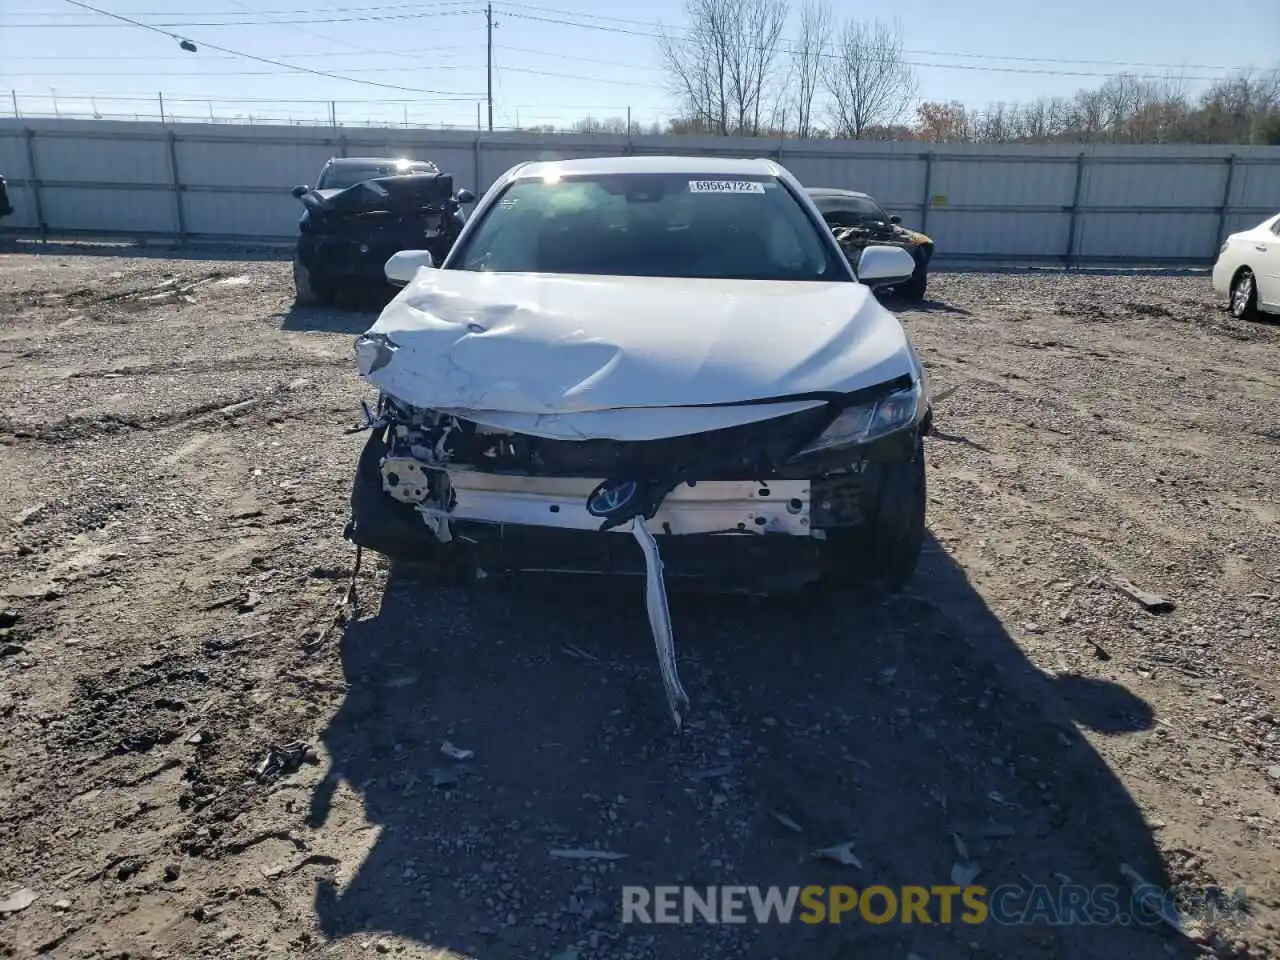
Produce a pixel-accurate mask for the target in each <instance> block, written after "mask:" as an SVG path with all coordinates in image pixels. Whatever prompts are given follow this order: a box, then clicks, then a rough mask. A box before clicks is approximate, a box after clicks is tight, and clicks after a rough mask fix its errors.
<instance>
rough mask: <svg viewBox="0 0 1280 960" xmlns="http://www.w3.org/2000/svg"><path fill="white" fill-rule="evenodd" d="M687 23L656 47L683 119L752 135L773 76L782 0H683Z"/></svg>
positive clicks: (783, 7)
mask: <svg viewBox="0 0 1280 960" xmlns="http://www.w3.org/2000/svg"><path fill="white" fill-rule="evenodd" d="M685 16H686V18H687V20H688V24H687V27H686V28H685V30H684V31H681V32H679V33H668V32H666V31H664V32H663V34H662V36H661V38H660V39H659V41H658V49H659V52H660V54H661V56H662V60H663V63H664V64H665V66H666V68H667V70H668V71H669V75H670V76H669V80H668V83H669V85H670V86H671V88H672V90H673V92H674V93H675V94H676V96H677V97H679V99H680V101H681V104H682V107H683V109H684V112H685V113H686V115H687V119H688V120H690V121H693V122H694V124H695V125H696V126H698V127H700V128H703V129H707V130H712V131H715V132H717V133H720V134H727V133H730V132H734V133H744V134H748V135H755V134H757V133H759V131H760V129H761V124H762V121H767V119H768V118H767V117H765V116H764V115H763V114H764V112H765V110H766V109H767V107H766V105H765V91H766V88H767V87H768V85H769V83H770V81H771V79H772V78H773V76H774V71H775V67H776V64H777V60H778V52H779V47H780V42H781V39H782V30H783V27H784V26H785V25H786V22H787V3H786V0H685Z"/></svg>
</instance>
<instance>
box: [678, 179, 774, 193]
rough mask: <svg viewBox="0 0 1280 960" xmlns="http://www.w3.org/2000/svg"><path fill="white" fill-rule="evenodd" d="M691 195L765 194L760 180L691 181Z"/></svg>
mask: <svg viewBox="0 0 1280 960" xmlns="http://www.w3.org/2000/svg"><path fill="white" fill-rule="evenodd" d="M689 192H690V193H764V184H763V183H761V182H760V181H758V180H690V181H689Z"/></svg>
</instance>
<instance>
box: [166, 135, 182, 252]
mask: <svg viewBox="0 0 1280 960" xmlns="http://www.w3.org/2000/svg"><path fill="white" fill-rule="evenodd" d="M167 139H168V141H169V185H170V188H171V189H172V190H173V225H174V228H175V231H176V235H177V240H178V243H179V244H183V243H186V242H187V216H186V211H185V210H183V209H182V178H181V177H179V176H178V137H177V135H176V134H175V133H174V132H173V131H172V130H170V131H169V136H168V138H167Z"/></svg>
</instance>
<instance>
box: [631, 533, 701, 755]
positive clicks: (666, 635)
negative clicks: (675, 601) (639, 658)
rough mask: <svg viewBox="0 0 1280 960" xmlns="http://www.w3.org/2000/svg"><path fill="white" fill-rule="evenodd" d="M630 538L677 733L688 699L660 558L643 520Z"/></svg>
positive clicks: (655, 544)
mask: <svg viewBox="0 0 1280 960" xmlns="http://www.w3.org/2000/svg"><path fill="white" fill-rule="evenodd" d="M631 534H632V536H634V537H635V538H636V542H637V543H638V544H640V549H641V550H643V551H644V568H645V577H644V579H645V593H644V599H645V607H646V608H647V609H648V611H649V629H650V630H652V631H653V643H654V646H655V647H656V648H657V651H658V669H659V670H660V671H661V672H662V686H663V689H665V690H666V692H667V706H668V708H670V710H671V718H672V719H673V720H674V721H675V724H676V729H677V730H679V729H680V727H681V725H682V723H683V722H684V721H683V717H682V716H681V711H682V710H688V709H689V697H688V695H687V694H686V693H685V692H684V687H682V686H681V685H680V674H679V673H678V672H677V670H676V642H675V634H674V633H673V631H672V629H671V610H670V608H669V607H668V606H667V585H666V582H665V580H664V579H663V576H662V555H661V554H660V553H659V552H658V541H657V540H655V539H654V537H653V533H652V532H650V530H649V527H648V525H647V524H646V523H645V519H644V517H643V516H638V517H635V518H634V519H633V520H632V521H631Z"/></svg>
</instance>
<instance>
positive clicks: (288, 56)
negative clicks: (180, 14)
mask: <svg viewBox="0 0 1280 960" xmlns="http://www.w3.org/2000/svg"><path fill="white" fill-rule="evenodd" d="M451 35H452V34H451ZM357 49H362V50H363V49H366V48H363V47H360V48H357ZM474 49H475V47H474V46H472V45H470V44H463V43H455V44H450V45H448V46H443V47H404V48H402V49H398V50H377V49H374V48H372V47H370V48H368V53H369V55H370V56H375V55H376V56H380V57H381V56H397V55H408V54H411V53H442V52H444V51H447V50H474ZM344 56H354V54H343V53H333V52H329V51H326V52H324V53H281V54H276V57H277V59H279V60H300V59H302V58H304V57H344ZM16 59H19V60H129V61H136V60H137V59H138V55H137V54H134V53H115V54H102V55H98V56H84V57H82V56H80V55H79V54H51V55H49V56H36V57H23V56H19V57H17V58H16ZM201 59H202V60H237V59H239V58H238V57H201ZM157 60H182V61H183V62H189V61H190V60H191V54H189V53H184V54H182V55H180V56H172V57H147V62H148V63H153V62H155V61H157Z"/></svg>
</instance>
